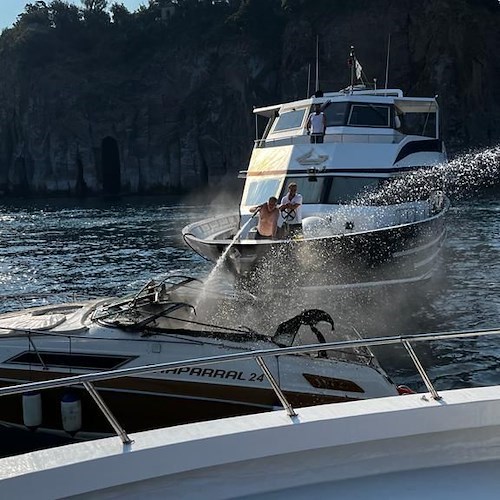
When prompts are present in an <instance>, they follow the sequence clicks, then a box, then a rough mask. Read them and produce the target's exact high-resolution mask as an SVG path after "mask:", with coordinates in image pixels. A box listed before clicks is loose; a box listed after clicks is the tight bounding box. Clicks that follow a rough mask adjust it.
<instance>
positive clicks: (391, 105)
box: [183, 85, 449, 288]
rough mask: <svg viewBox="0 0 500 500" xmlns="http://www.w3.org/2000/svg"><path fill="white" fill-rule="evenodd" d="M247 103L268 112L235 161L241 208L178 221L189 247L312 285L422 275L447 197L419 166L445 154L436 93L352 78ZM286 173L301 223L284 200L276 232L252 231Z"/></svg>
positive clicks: (282, 190) (249, 271) (252, 274)
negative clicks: (373, 85) (265, 236)
mask: <svg viewBox="0 0 500 500" xmlns="http://www.w3.org/2000/svg"><path fill="white" fill-rule="evenodd" d="M317 105H319V107H320V109H321V111H322V112H323V113H324V115H325V117H326V128H325V129H324V136H323V137H322V142H321V143H312V139H311V137H310V136H309V134H308V126H307V124H308V120H309V116H310V115H311V114H312V113H313V111H314V110H315V108H316V106H317ZM254 113H256V115H259V116H263V117H265V118H267V119H268V123H267V127H266V129H265V131H264V133H263V136H262V137H261V138H259V139H258V140H256V141H255V146H254V149H253V152H252V156H251V159H250V163H249V166H248V169H247V170H246V171H242V172H241V173H240V176H241V177H243V178H245V185H244V189H243V195H242V198H241V203H240V207H239V214H228V215H224V216H218V217H214V218H211V219H206V220H202V221H199V222H196V223H193V224H190V225H188V226H186V227H185V228H184V229H183V237H184V240H185V241H186V243H187V244H188V245H189V246H190V247H191V248H192V249H193V250H194V251H196V252H197V253H198V254H200V255H201V256H203V257H205V258H206V259H208V260H211V261H214V262H216V261H217V260H218V259H219V258H220V257H221V255H222V254H223V253H224V261H225V262H224V263H225V265H226V267H227V268H228V269H229V270H230V271H231V272H232V273H234V274H235V275H236V276H240V277H244V279H245V280H247V281H248V280H249V279H250V281H251V280H252V279H254V280H259V281H260V282H262V281H263V278H264V277H265V280H266V281H267V282H268V283H272V284H273V286H276V285H277V283H280V282H281V280H286V279H287V277H288V276H290V269H293V274H294V277H296V285H297V286H303V287H313V288H316V287H320V288H321V287H327V288H330V287H333V288H335V287H342V288H344V287H350V286H355V287H359V286H373V285H379V284H393V283H409V282H414V281H419V280H423V279H425V278H428V277H430V276H431V274H432V271H433V269H434V267H435V264H436V260H437V257H438V255H439V252H440V248H441V246H442V244H443V241H444V238H445V227H444V221H443V215H444V214H445V212H446V210H447V208H448V205H449V202H448V199H447V198H446V196H444V194H443V192H442V190H441V189H440V188H441V186H433V185H431V183H429V182H428V181H427V180H426V179H425V178H423V177H422V176H420V177H421V178H420V177H419V171H422V169H426V170H428V169H429V168H430V167H433V166H436V165H439V164H442V163H443V162H445V161H446V152H445V147H444V145H443V142H442V140H441V138H440V135H439V109H438V104H437V101H436V99H435V98H413V97H405V96H404V95H403V92H402V91H401V90H397V89H368V88H367V87H366V86H364V85H359V86H351V87H349V88H347V89H345V90H342V91H340V92H332V93H322V92H316V94H315V95H314V96H313V97H311V98H308V99H304V100H299V101H294V102H289V103H283V104H278V105H275V106H268V107H263V108H257V109H255V110H254ZM292 182H293V183H296V184H297V187H298V193H300V194H301V195H302V197H303V202H302V231H301V233H299V234H297V233H294V234H293V235H290V234H287V233H286V230H284V229H285V228H286V227H287V222H289V221H287V220H286V219H287V211H286V210H285V211H282V212H281V214H280V217H279V222H278V225H279V226H280V228H281V229H280V230H279V231H278V235H279V236H278V237H277V238H275V239H272V240H261V239H255V235H256V225H257V217H255V215H256V214H255V213H253V212H251V210H250V209H251V208H252V207H255V206H258V205H261V204H263V203H265V202H267V200H268V199H269V197H271V196H275V197H276V198H278V200H279V201H280V200H281V199H282V197H283V196H284V195H285V194H286V193H287V187H288V185H289V184H290V183H292ZM292 215H293V214H292ZM228 247H229V248H228ZM278 286H279V285H278Z"/></svg>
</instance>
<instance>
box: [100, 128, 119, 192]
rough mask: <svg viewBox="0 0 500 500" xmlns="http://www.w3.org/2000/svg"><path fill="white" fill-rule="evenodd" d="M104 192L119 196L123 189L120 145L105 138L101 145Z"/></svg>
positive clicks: (113, 140) (110, 138) (109, 138)
mask: <svg viewBox="0 0 500 500" xmlns="http://www.w3.org/2000/svg"><path fill="white" fill-rule="evenodd" d="M101 165H102V190H103V192H104V193H105V194H118V193H119V192H120V188H121V176H120V153H119V152H118V143H117V142H116V139H113V138H112V137H105V138H104V139H103V140H102V145H101Z"/></svg>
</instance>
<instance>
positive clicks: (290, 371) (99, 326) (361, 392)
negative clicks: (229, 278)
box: [0, 279, 397, 438]
mask: <svg viewBox="0 0 500 500" xmlns="http://www.w3.org/2000/svg"><path fill="white" fill-rule="evenodd" d="M198 287H199V288H195V285H194V281H192V280H188V279H186V280H184V281H182V282H181V283H176V284H174V285H172V286H170V287H166V286H165V283H151V282H150V283H149V284H148V285H146V286H145V287H144V288H143V289H142V290H141V291H140V292H139V293H138V294H135V295H133V296H129V297H125V298H112V299H101V300H93V301H88V302H81V303H70V304H60V305H53V306H44V307H39V308H34V309H28V310H23V311H19V312H12V313H6V314H3V315H0V346H1V349H0V387H8V386H12V385H15V384H20V383H21V384H22V383H29V382H42V381H48V380H55V379H60V378H63V377H69V376H76V375H84V374H90V375H91V374H95V373H98V372H102V371H106V370H117V369H125V370H128V369H136V372H134V374H130V375H128V376H121V377H117V378H113V379H112V380H111V379H109V380H107V379H106V380H102V379H99V380H98V381H96V382H95V388H96V390H97V391H98V392H99V394H100V395H101V397H102V399H103V400H104V402H105V404H106V405H107V406H108V408H109V410H110V411H111V413H112V414H113V415H114V416H115V417H116V418H117V419H118V421H119V422H120V424H121V425H122V426H123V427H124V428H125V429H127V431H129V432H135V431H141V430H146V429H151V428H155V427H159V426H171V425H177V424H182V423H187V422H197V421H201V420H207V419H215V418H223V417H228V416H235V415H242V414H249V413H258V412H262V411H269V410H273V409H276V408H281V403H280V400H279V398H278V397H277V395H276V392H275V391H274V390H273V388H272V386H271V383H270V381H269V379H268V376H267V375H265V373H264V371H263V369H261V367H260V365H259V364H258V363H257V362H256V360H255V359H243V360H241V361H239V360H235V361H232V360H231V361H227V362H224V363H213V364H211V365H209V366H202V367H201V366H197V365H196V364H195V365H194V366H192V361H193V360H197V359H206V358H207V357H209V358H210V357H214V356H219V355H221V354H228V355H234V354H238V353H240V354H241V353H243V354H245V353H250V352H253V351H255V350H261V349H276V350H278V351H279V350H280V348H281V347H286V346H292V345H295V344H294V342H295V339H296V338H298V337H297V336H299V337H300V335H302V334H303V333H306V332H303V330H300V329H301V328H305V327H307V326H309V327H310V328H311V332H318V333H315V334H316V336H317V338H318V342H325V338H328V335H333V327H334V323H333V320H332V319H331V317H330V316H329V315H328V314H327V313H325V312H323V311H320V310H308V311H304V312H302V313H301V314H299V315H297V316H294V317H293V318H291V319H289V320H287V321H285V322H282V323H281V324H280V325H279V327H278V329H277V330H276V333H275V334H274V335H272V336H270V335H268V334H262V333H258V332H257V331H255V330H254V329H252V328H250V327H247V328H243V327H240V328H237V327H232V326H231V325H229V324H227V325H224V326H222V327H217V326H216V325H214V324H210V323H208V322H206V320H204V316H203V307H202V304H201V300H202V299H201V298H200V293H202V290H203V289H202V285H201V284H198ZM203 293H204V294H206V293H207V292H206V290H203ZM214 300H215V302H216V304H217V305H221V304H222V302H223V301H224V299H223V298H221V297H220V296H219V295H217V296H216V298H215V299H214ZM228 300H229V299H228ZM231 300H235V299H233V298H231ZM243 300H245V301H246V302H248V297H246V296H245V297H244V299H243ZM190 303H194V304H196V306H197V310H198V314H197V316H196V320H193V317H192V315H191V312H192V310H193V307H192V306H191V304H190ZM237 321H238V319H237ZM318 323H321V325H323V328H328V332H326V331H325V332H324V334H323V333H321V334H320V333H319V330H317V329H316V326H315V325H316V324H318ZM193 324H196V325H197V329H194V328H193ZM299 330H300V331H301V332H303V333H300V334H299ZM311 332H309V333H311ZM339 333H340V334H341V331H339V328H338V326H337V328H336V331H335V335H336V336H338V335H339ZM320 346H321V344H319V347H318V350H320V349H321V347H320ZM184 360H186V363H185V365H184V364H183V363H182V362H183V361H184ZM189 361H191V363H190V362H189ZM165 363H176V366H175V367H172V368H168V369H161V370H155V371H152V372H151V373H149V372H148V373H147V374H144V373H142V372H141V373H138V374H135V373H137V369H139V368H142V367H145V366H146V367H147V366H151V365H158V364H165ZM266 366H267V369H268V370H269V373H270V374H271V375H272V377H274V379H275V380H276V381H278V384H279V386H280V388H281V390H282V392H283V394H284V395H285V397H286V398H287V399H288V400H289V401H290V403H291V404H293V405H294V406H296V407H303V406H310V405H315V404H324V403H332V402H342V401H354V400H359V399H366V398H372V397H384V396H388V395H394V394H397V388H396V386H395V385H394V384H393V383H392V382H391V381H390V380H389V379H388V377H387V375H386V374H385V373H384V372H383V370H382V369H381V368H380V366H379V365H378V363H377V362H376V360H375V358H374V357H373V355H372V354H371V353H370V352H368V353H367V352H362V353H357V352H355V350H353V351H352V352H349V353H342V354H338V355H333V354H331V353H328V354H327V353H326V352H321V351H319V353H318V352H316V353H313V354H300V355H283V356H274V357H272V358H269V359H268V360H267V361H266ZM138 371H139V372H140V371H141V370H138ZM85 389H86V388H84V387H82V386H81V385H78V386H75V387H72V388H71V390H69V391H68V390H67V388H66V387H60V388H54V389H51V390H47V391H43V393H40V394H39V400H38V403H37V404H34V403H33V402H32V400H29V399H28V400H26V399H23V398H22V397H21V396H20V395H5V396H3V400H2V404H1V405H0V423H3V424H8V425H11V426H12V425H14V426H18V427H21V426H25V427H28V428H33V429H34V428H37V429H39V430H42V429H43V430H45V431H50V432H53V433H63V432H65V431H64V430H63V429H65V430H66V431H67V432H70V433H72V434H74V433H76V434H77V437H78V438H87V437H95V436H99V435H105V434H109V433H111V432H112V429H111V428H110V424H109V422H108V421H107V420H106V418H105V417H104V416H103V414H102V413H101V410H100V408H99V407H98V405H97V404H96V402H95V401H94V399H93V396H92V394H91V393H89V392H87V390H85ZM68 396H71V398H69V399H70V404H71V402H75V401H76V402H77V403H75V404H77V406H78V412H79V418H80V419H81V423H80V424H79V425H78V426H77V428H75V429H74V430H73V431H71V430H68V428H67V426H65V424H64V412H63V410H62V409H63V402H66V401H67V400H68ZM30 401H31V402H30ZM66 407H67V405H66V406H65V408H66ZM75 411H76V410H75ZM30 422H31V423H30Z"/></svg>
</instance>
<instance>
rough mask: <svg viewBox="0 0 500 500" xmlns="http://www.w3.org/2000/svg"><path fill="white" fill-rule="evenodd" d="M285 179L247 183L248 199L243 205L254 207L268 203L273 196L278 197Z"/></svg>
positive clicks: (246, 198)
mask: <svg viewBox="0 0 500 500" xmlns="http://www.w3.org/2000/svg"><path fill="white" fill-rule="evenodd" d="M282 180H283V179H259V180H255V181H250V182H248V181H247V185H246V188H245V191H246V197H245V199H244V200H243V205H248V206H254V205H259V204H261V203H264V202H266V201H267V200H268V199H269V198H270V197H271V196H277V195H278V193H279V190H280V188H281V182H282Z"/></svg>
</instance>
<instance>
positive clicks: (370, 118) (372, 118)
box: [348, 104, 391, 127]
mask: <svg viewBox="0 0 500 500" xmlns="http://www.w3.org/2000/svg"><path fill="white" fill-rule="evenodd" d="M390 117H391V114H390V107H389V106H380V105H375V104H353V105H352V107H351V112H350V115H349V122H348V124H349V125H353V126H357V127H390V124H391V120H390Z"/></svg>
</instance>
